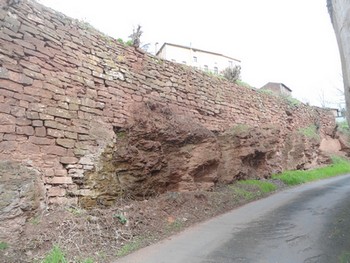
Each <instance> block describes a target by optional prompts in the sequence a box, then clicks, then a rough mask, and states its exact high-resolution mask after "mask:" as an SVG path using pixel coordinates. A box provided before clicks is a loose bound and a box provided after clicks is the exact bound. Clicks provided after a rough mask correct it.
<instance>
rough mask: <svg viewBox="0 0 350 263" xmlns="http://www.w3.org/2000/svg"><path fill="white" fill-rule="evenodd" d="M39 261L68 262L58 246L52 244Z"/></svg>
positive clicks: (46, 262)
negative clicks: (46, 253)
mask: <svg viewBox="0 0 350 263" xmlns="http://www.w3.org/2000/svg"><path fill="white" fill-rule="evenodd" d="M41 263H68V261H67V260H66V257H65V255H64V253H63V251H62V250H61V249H60V248H59V247H58V246H53V248H52V249H51V250H50V252H49V254H48V255H47V256H46V257H45V258H44V260H43V261H41Z"/></svg>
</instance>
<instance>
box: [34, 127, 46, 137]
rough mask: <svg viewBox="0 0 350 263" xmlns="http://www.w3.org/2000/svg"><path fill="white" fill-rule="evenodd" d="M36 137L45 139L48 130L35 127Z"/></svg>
mask: <svg viewBox="0 0 350 263" xmlns="http://www.w3.org/2000/svg"><path fill="white" fill-rule="evenodd" d="M35 136H38V137H45V136H46V128H45V127H35Z"/></svg>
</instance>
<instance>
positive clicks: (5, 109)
mask: <svg viewBox="0 0 350 263" xmlns="http://www.w3.org/2000/svg"><path fill="white" fill-rule="evenodd" d="M10 111H11V106H10V105H8V104H5V103H1V104H0V112H4V113H10Z"/></svg>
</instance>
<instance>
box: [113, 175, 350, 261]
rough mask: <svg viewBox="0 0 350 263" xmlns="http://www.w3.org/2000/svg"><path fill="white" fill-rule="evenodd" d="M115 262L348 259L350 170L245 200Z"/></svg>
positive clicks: (349, 259)
mask: <svg viewBox="0 0 350 263" xmlns="http://www.w3.org/2000/svg"><path fill="white" fill-rule="evenodd" d="M116 262H117V263H138V262H140V263H141V262H142V263H180V262H181V263H199V262H201V263H232V262H244V263H248V262H249V263H299V262H304V263H312V262H317V263H333V262H334V263H347V262H350V175H345V176H340V177H336V178H332V179H327V180H322V181H318V182H314V183H309V184H305V185H302V186H299V187H295V188H291V189H288V190H285V191H282V192H279V193H277V194H274V195H271V196H269V197H267V198H265V199H261V200H258V201H255V202H252V203H249V204H247V205H245V206H242V207H240V208H238V209H235V210H233V211H231V212H229V213H227V214H224V215H222V216H219V217H216V218H214V219H212V220H209V221H207V222H204V223H202V224H199V225H196V226H194V227H191V228H189V229H187V230H185V231H183V232H181V233H179V234H177V235H175V236H173V237H171V238H169V239H166V240H164V241H162V242H159V243H157V244H155V245H152V246H149V247H146V248H144V249H141V250H139V251H137V252H135V253H133V254H131V255H129V256H126V257H124V258H122V259H119V260H117V261H116Z"/></svg>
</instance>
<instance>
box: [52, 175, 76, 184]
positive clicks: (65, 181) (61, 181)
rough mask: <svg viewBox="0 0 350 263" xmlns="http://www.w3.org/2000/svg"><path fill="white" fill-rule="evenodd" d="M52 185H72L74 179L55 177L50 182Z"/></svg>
mask: <svg viewBox="0 0 350 263" xmlns="http://www.w3.org/2000/svg"><path fill="white" fill-rule="evenodd" d="M49 182H50V183H51V184H72V183H73V181H72V177H53V178H52V179H51V180H49Z"/></svg>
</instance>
